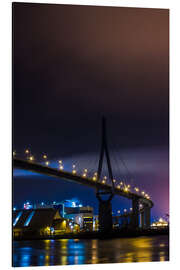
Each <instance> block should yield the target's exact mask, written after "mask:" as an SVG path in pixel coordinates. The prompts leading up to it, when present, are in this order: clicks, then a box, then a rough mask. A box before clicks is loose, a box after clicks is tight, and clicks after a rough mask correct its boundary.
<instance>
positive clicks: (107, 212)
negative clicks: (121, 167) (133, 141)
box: [96, 117, 114, 233]
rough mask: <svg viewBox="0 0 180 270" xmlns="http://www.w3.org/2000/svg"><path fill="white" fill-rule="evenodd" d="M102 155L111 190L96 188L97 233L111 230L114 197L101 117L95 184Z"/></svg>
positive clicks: (103, 124)
mask: <svg viewBox="0 0 180 270" xmlns="http://www.w3.org/2000/svg"><path fill="white" fill-rule="evenodd" d="M104 154H105V156H106V160H107V166H108V173H109V178H110V180H111V182H112V189H111V191H101V190H99V189H98V188H97V190H96V197H97V199H98V201H99V231H100V232H104V233H106V232H108V231H111V230H112V225H113V224H112V205H111V200H112V198H113V196H114V182H113V174H112V167H111V162H110V157H109V151H108V145H107V137H106V119H105V118H104V117H102V138H101V150H100V158H99V165H98V173H97V182H99V181H100V177H101V173H102V165H103V158H104ZM103 195H106V197H108V198H106V199H103V198H102V197H103Z"/></svg>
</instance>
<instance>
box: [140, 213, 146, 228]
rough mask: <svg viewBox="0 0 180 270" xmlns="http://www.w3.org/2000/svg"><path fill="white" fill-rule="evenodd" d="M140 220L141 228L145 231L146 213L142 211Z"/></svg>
mask: <svg viewBox="0 0 180 270" xmlns="http://www.w3.org/2000/svg"><path fill="white" fill-rule="evenodd" d="M140 220H141V228H142V229H143V228H144V226H145V224H144V211H142V212H141V214H140Z"/></svg>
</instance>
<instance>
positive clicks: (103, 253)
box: [13, 235, 169, 266]
mask: <svg viewBox="0 0 180 270" xmlns="http://www.w3.org/2000/svg"><path fill="white" fill-rule="evenodd" d="M168 260H169V237H168V236H166V235H162V236H153V237H146V236H145V237H144V236H141V237H134V238H119V239H108V240H98V239H90V240H89V239H88V240H85V239H83V240H82V239H81V240H79V239H58V240H35V241H14V242H13V266H48V265H67V264H70V265H73V264H97V263H122V262H152V261H168Z"/></svg>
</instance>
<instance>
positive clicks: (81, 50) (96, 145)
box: [13, 3, 169, 218]
mask: <svg viewBox="0 0 180 270" xmlns="http://www.w3.org/2000/svg"><path fill="white" fill-rule="evenodd" d="M13 71H14V73H13V99H14V100H13V105H14V106H13V118H14V119H13V120H14V121H13V132H14V134H13V138H14V142H13V144H14V145H13V149H14V150H16V152H17V154H19V155H21V156H22V155H23V152H24V150H25V149H26V148H28V147H29V148H30V149H31V151H32V153H33V154H34V155H35V157H36V158H37V159H38V158H39V156H40V155H41V153H47V154H48V157H49V160H50V161H51V163H52V162H55V160H58V159H62V160H63V163H64V166H65V169H67V170H71V168H72V164H73V163H75V164H77V166H78V164H79V167H82V168H83V167H84V168H85V167H87V168H88V166H89V167H90V168H91V169H92V168H94V171H97V162H98V155H99V150H100V140H101V116H102V115H105V116H106V117H107V129H108V130H107V133H108V143H109V148H110V154H111V159H112V167H113V172H114V175H115V177H116V178H121V179H122V178H123V179H124V178H128V177H129V179H130V180H129V182H131V183H132V184H134V185H135V186H136V185H137V186H138V187H139V188H140V189H141V190H145V191H146V192H147V193H148V194H150V195H151V198H152V200H153V202H154V204H155V205H154V207H153V210H152V215H153V217H154V218H155V217H159V216H163V215H164V214H165V213H168V211H169V11H168V10H166V9H143V8H141V9H139V8H115V7H90V6H71V5H69V6H68V5H46V4H23V3H14V4H13ZM122 159H123V161H124V162H125V164H126V166H127V168H128V171H127V170H126V169H125V167H123V163H122V162H121V160H122ZM13 188H14V205H17V206H21V205H22V204H23V202H24V201H25V200H30V201H31V202H38V201H42V200H44V201H54V200H57V201H61V200H63V199H69V198H79V199H80V201H81V202H82V203H83V204H84V205H92V206H94V208H95V211H97V200H96V197H95V192H94V190H93V189H90V188H88V187H85V186H81V185H78V184H75V183H71V182H65V181H62V180H58V179H56V178H50V177H46V176H43V175H37V174H34V175H33V174H31V173H29V172H23V171H19V170H14V179H13ZM124 207H130V202H129V201H128V200H127V199H121V198H120V197H117V196H115V198H114V199H113V210H117V209H123V208H124Z"/></svg>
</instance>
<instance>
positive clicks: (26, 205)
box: [23, 202, 33, 210]
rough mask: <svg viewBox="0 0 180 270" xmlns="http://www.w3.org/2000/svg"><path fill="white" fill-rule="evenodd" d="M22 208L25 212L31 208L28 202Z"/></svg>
mask: <svg viewBox="0 0 180 270" xmlns="http://www.w3.org/2000/svg"><path fill="white" fill-rule="evenodd" d="M23 208H24V209H26V210H28V209H32V208H33V206H32V204H30V203H29V202H26V203H24V205H23Z"/></svg>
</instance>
